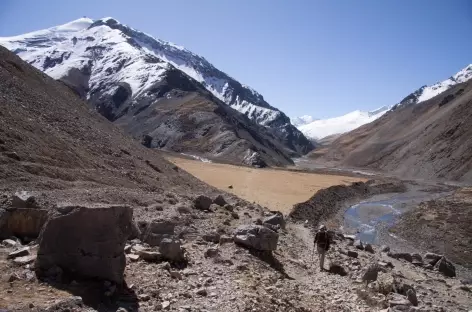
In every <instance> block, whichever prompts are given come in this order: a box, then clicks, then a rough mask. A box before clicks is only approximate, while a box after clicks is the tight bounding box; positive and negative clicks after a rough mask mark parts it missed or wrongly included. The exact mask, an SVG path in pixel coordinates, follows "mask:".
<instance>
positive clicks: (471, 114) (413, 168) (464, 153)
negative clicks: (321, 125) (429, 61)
mask: <svg viewBox="0 0 472 312" xmlns="http://www.w3.org/2000/svg"><path fill="white" fill-rule="evenodd" d="M471 91H472V82H468V83H463V84H459V85H456V86H454V87H453V88H451V89H450V90H448V91H446V92H444V93H442V94H440V95H438V96H436V97H434V98H432V99H430V100H428V101H425V102H422V103H420V104H416V105H404V106H400V107H397V108H396V109H395V110H393V111H391V112H389V113H387V114H386V115H384V116H382V117H381V118H380V119H378V120H376V121H374V122H372V123H370V124H367V125H364V126H362V127H360V128H358V129H355V130H353V131H351V132H349V133H346V134H344V135H342V136H340V137H339V138H338V139H336V140H335V141H334V142H333V143H332V144H331V146H329V147H328V148H327V149H325V150H324V151H323V153H320V151H318V153H317V155H316V156H317V157H320V159H322V160H328V161H335V162H336V163H338V164H342V165H346V166H355V167H367V168H372V169H380V170H383V171H386V172H389V173H395V174H398V175H401V176H407V177H419V178H428V179H429V178H439V179H445V180H460V181H472V140H471V139H470V138H471V137H472V126H471V124H472V108H471V104H472V103H471V101H472V92H471Z"/></svg>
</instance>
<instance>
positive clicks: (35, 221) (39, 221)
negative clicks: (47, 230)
mask: <svg viewBox="0 0 472 312" xmlns="http://www.w3.org/2000/svg"><path fill="white" fill-rule="evenodd" d="M47 219H48V212H47V210H45V209H39V208H8V209H1V208H0V239H5V238H9V237H11V236H16V237H19V238H22V239H23V240H26V238H30V239H34V238H36V237H38V236H39V233H40V232H41V229H42V228H43V225H44V223H46V220H47Z"/></svg>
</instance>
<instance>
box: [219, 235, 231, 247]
mask: <svg viewBox="0 0 472 312" xmlns="http://www.w3.org/2000/svg"><path fill="white" fill-rule="evenodd" d="M232 242H233V238H232V237H231V236H227V235H221V237H220V245H223V244H227V243H232Z"/></svg>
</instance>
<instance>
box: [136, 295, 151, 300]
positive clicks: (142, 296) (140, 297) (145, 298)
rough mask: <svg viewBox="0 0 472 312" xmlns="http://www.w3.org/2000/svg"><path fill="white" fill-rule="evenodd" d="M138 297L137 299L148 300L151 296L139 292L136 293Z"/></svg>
mask: <svg viewBox="0 0 472 312" xmlns="http://www.w3.org/2000/svg"><path fill="white" fill-rule="evenodd" d="M138 299H139V301H149V300H150V299H151V296H149V295H148V294H141V295H138Z"/></svg>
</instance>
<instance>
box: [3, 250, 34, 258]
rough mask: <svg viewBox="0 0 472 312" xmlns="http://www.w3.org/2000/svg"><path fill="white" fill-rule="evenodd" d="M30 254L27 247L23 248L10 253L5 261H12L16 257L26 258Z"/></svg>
mask: <svg viewBox="0 0 472 312" xmlns="http://www.w3.org/2000/svg"><path fill="white" fill-rule="evenodd" d="M29 254H30V251H29V247H23V248H20V249H17V250H15V251H12V252H10V253H9V254H8V256H7V259H14V258H17V257H23V256H28V255H29Z"/></svg>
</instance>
